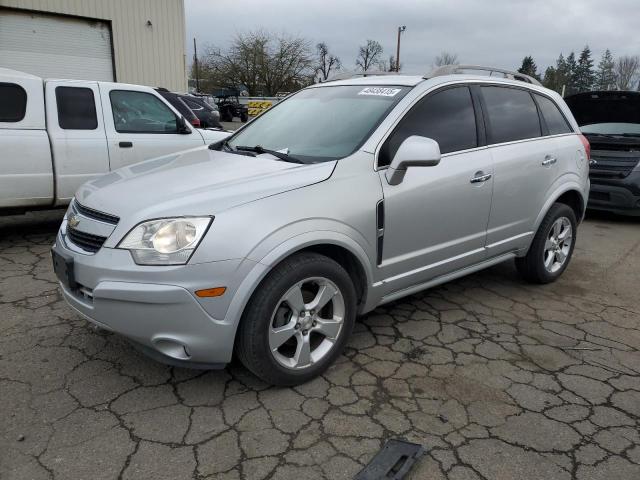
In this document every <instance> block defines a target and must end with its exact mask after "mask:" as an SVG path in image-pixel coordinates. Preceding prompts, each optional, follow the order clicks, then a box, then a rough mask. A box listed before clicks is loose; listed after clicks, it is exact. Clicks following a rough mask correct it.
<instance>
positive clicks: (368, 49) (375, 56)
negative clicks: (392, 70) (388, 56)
mask: <svg viewBox="0 0 640 480" xmlns="http://www.w3.org/2000/svg"><path fill="white" fill-rule="evenodd" d="M381 55H382V45H380V44H379V43H378V42H376V41H375V40H367V44H366V45H364V46H361V47H360V51H359V52H358V58H356V67H358V68H360V69H361V70H362V71H363V72H366V71H367V70H370V69H371V67H372V66H373V65H377V64H378V63H380V56H381Z"/></svg>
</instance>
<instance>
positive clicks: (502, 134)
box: [482, 87, 542, 143]
mask: <svg viewBox="0 0 640 480" xmlns="http://www.w3.org/2000/svg"><path fill="white" fill-rule="evenodd" d="M482 94H483V96H484V99H485V102H486V105H487V115H488V120H489V124H490V125H491V143H502V142H513V141H515V140H523V139H525V138H535V137H539V136H541V135H542V132H541V130H540V118H539V117H538V109H537V108H536V104H535V103H534V101H533V98H532V97H531V95H530V94H529V92H527V91H526V90H520V89H517V88H506V87H482Z"/></svg>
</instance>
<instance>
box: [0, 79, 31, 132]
mask: <svg viewBox="0 0 640 480" xmlns="http://www.w3.org/2000/svg"><path fill="white" fill-rule="evenodd" d="M26 112H27V92H25V91H24V88H22V87H21V86H20V85H16V84H15V83H4V82H2V83H0V122H11V123H15V122H19V121H21V120H22V119H23V118H24V116H25V113H26Z"/></svg>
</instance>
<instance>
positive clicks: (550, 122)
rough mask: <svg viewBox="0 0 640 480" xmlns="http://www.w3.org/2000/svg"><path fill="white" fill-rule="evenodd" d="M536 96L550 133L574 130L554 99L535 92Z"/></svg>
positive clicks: (555, 133)
mask: <svg viewBox="0 0 640 480" xmlns="http://www.w3.org/2000/svg"><path fill="white" fill-rule="evenodd" d="M535 96H536V100H537V101H538V106H539V107H540V112H541V113H542V117H543V118H544V122H545V123H546V124H547V128H548V129H549V135H559V134H561V133H571V132H573V130H572V129H571V127H570V126H569V123H568V122H567V119H566V118H565V117H564V115H563V114H562V112H561V111H560V109H559V108H558V106H557V105H556V104H555V103H554V102H553V100H551V99H549V98H547V97H545V96H543V95H538V94H535Z"/></svg>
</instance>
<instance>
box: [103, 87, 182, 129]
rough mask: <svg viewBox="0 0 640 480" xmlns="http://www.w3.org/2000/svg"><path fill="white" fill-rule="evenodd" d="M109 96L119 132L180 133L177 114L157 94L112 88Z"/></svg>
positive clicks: (114, 120)
mask: <svg viewBox="0 0 640 480" xmlns="http://www.w3.org/2000/svg"><path fill="white" fill-rule="evenodd" d="M109 97H110V99H111V110H112V111H113V122H114V124H115V127H116V131H117V132H120V133H178V124H177V118H176V115H175V114H174V113H173V111H172V110H171V109H170V108H169V107H167V106H166V105H165V104H164V103H163V102H162V101H161V100H160V99H158V98H157V97H156V96H155V95H152V94H150V93H146V92H135V91H132V90H112V91H111V92H110V94H109Z"/></svg>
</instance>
